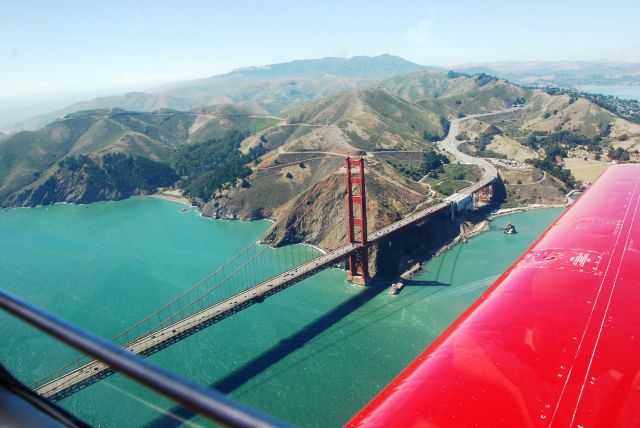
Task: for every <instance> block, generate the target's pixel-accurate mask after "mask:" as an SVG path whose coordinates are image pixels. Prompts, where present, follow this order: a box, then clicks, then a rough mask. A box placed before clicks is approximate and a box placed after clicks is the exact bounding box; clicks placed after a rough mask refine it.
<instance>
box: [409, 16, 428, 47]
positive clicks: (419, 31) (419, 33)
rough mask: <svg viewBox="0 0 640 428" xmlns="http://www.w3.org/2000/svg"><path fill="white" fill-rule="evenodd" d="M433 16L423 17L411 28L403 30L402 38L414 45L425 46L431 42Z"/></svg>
mask: <svg viewBox="0 0 640 428" xmlns="http://www.w3.org/2000/svg"><path fill="white" fill-rule="evenodd" d="M434 22H435V20H434V19H433V18H430V17H429V18H424V19H421V20H420V22H418V25H416V26H415V27H413V28H409V29H408V30H407V31H405V32H404V35H403V36H402V40H404V41H405V42H409V43H412V44H414V45H420V46H425V45H428V44H430V43H432V42H433V24H434Z"/></svg>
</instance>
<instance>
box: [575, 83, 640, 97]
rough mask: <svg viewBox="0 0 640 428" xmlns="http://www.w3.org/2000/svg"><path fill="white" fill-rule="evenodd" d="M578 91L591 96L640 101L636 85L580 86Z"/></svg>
mask: <svg viewBox="0 0 640 428" xmlns="http://www.w3.org/2000/svg"><path fill="white" fill-rule="evenodd" d="M578 89H580V90H581V91H584V92H590V93H592V94H603V95H613V96H615V97H618V98H622V99H627V100H629V99H631V100H636V101H640V86H638V85H580V86H579V87H578Z"/></svg>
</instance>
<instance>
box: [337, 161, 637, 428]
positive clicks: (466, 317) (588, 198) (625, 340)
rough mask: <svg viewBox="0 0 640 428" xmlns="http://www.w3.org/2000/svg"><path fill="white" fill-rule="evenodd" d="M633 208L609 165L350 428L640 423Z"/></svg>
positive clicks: (631, 176)
mask: <svg viewBox="0 0 640 428" xmlns="http://www.w3.org/2000/svg"><path fill="white" fill-rule="evenodd" d="M639 208H640V165H619V166H613V167H611V168H609V169H608V170H607V171H606V172H605V174H603V175H602V176H601V177H600V178H599V179H598V180H597V181H596V182H595V183H594V184H593V185H592V186H591V188H590V189H589V190H587V191H586V192H585V193H584V194H583V195H582V197H581V198H580V199H579V200H578V201H577V202H576V203H574V205H573V206H572V207H570V208H569V209H568V210H567V211H566V212H565V213H564V214H563V215H562V216H561V217H560V218H559V219H558V220H557V221H556V222H555V223H554V224H552V225H551V226H550V227H549V228H548V229H547V230H546V231H545V232H544V233H543V234H542V236H540V238H538V240H537V241H536V242H534V243H533V244H532V246H531V247H530V248H529V249H528V250H527V251H526V252H525V253H524V254H523V255H522V256H521V257H520V258H519V259H518V260H517V261H516V262H515V263H514V264H513V265H512V266H511V267H510V268H509V269H508V270H507V271H506V272H505V273H504V274H503V275H502V276H501V277H500V278H499V279H498V280H497V281H496V283H495V284H494V285H492V286H491V287H490V288H489V289H488V290H487V291H486V292H485V293H484V294H483V295H482V296H481V297H480V298H479V299H478V301H476V302H475V303H474V304H473V305H472V306H471V307H470V308H469V309H468V310H467V311H466V312H465V313H464V314H462V316H460V318H458V319H457V320H456V321H455V322H454V324H453V325H451V326H450V327H449V328H448V329H447V330H446V331H445V332H444V333H443V334H442V335H441V336H440V337H439V338H438V339H437V340H436V341H434V343H433V344H432V345H431V346H429V347H428V348H427V349H426V351H424V353H423V354H421V355H420V356H419V357H418V358H417V359H416V360H415V361H414V362H413V363H411V364H410V365H409V366H408V367H407V368H406V369H405V370H404V371H403V372H402V373H401V374H400V375H399V376H398V377H397V378H396V379H395V380H394V381H393V382H392V383H391V384H390V385H388V386H387V387H386V388H385V389H384V390H383V391H382V392H381V393H380V394H379V395H378V396H377V397H375V398H374V399H373V401H371V402H370V403H369V404H368V405H367V406H366V407H365V408H364V409H363V410H362V411H361V412H360V413H359V414H357V415H356V416H355V417H354V418H353V419H352V420H351V421H350V422H349V423H348V424H347V426H399V427H411V426H421V427H453V426H455V427H475V426H479V427H495V426H504V427H549V426H552V427H556V426H560V427H566V426H574V427H593V426H597V427H609V426H619V427H631V426H640V273H639V268H640V213H638V211H639Z"/></svg>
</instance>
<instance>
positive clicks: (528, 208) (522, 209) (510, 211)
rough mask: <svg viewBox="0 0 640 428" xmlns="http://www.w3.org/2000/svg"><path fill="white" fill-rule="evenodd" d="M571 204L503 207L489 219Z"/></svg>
mask: <svg viewBox="0 0 640 428" xmlns="http://www.w3.org/2000/svg"><path fill="white" fill-rule="evenodd" d="M572 202H573V201H572ZM569 205H571V202H569V203H566V204H532V205H525V206H522V207H513V208H501V209H499V210H497V211H494V212H492V213H491V214H489V216H488V217H487V220H488V221H491V220H494V219H496V218H498V217H503V216H505V215H511V214H517V213H521V212H527V211H533V210H543V209H545V208H567V207H568V206H569Z"/></svg>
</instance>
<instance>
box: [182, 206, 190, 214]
mask: <svg viewBox="0 0 640 428" xmlns="http://www.w3.org/2000/svg"><path fill="white" fill-rule="evenodd" d="M187 211H189V209H188V208H187V207H184V208H182V209H181V210H180V212H181V213H186V212H187Z"/></svg>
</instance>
